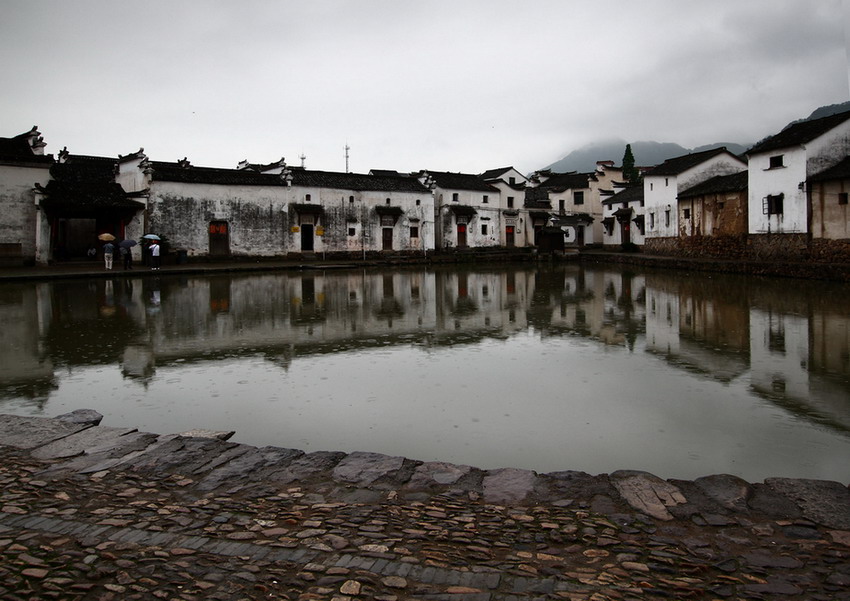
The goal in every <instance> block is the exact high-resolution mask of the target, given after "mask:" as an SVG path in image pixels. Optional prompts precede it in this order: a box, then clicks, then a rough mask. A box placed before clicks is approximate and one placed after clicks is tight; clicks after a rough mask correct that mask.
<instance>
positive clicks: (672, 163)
mask: <svg viewBox="0 0 850 601" xmlns="http://www.w3.org/2000/svg"><path fill="white" fill-rule="evenodd" d="M724 153H725V154H728V155H729V156H733V157H734V156H735V155H734V154H732V153H731V152H729V151H728V150H726V147H725V146H720V147H719V148H712V149H711V150H704V151H702V152H693V153H691V154H685V155H682V156H679V157H674V158H672V159H667V160H666V161H664V162H663V163H661V164H660V165H658V166H657V167H655V168H653V169H650V170H649V171H647V172H646V173H645V174H644V175H646V176H652V175H679V174H680V173H683V172H685V171H687V170H688V169H690V168H691V167H695V166H697V165H699V164H700V163H702V162H703V161H707V160H708V159H710V158H712V157H715V156H717V155H719V154H724ZM735 158H737V157H735Z"/></svg>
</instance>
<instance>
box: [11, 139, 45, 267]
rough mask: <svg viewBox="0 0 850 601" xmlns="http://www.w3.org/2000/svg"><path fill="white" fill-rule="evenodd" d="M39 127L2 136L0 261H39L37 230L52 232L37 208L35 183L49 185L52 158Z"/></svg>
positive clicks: (43, 232)
mask: <svg viewBox="0 0 850 601" xmlns="http://www.w3.org/2000/svg"><path fill="white" fill-rule="evenodd" d="M45 146H46V145H45V143H44V140H43V139H42V137H41V133H40V132H39V131H38V128H37V127H33V128H32V129H31V130H30V131H28V132H26V133H23V134H20V135H17V136H14V137H12V138H0V206H2V209H3V218H2V219H0V261H3V262H6V261H8V262H12V263H18V264H20V263H21V262H27V263H35V262H38V251H37V246H38V242H37V240H36V237H37V236H36V232H39V233H40V234H41V235H42V236H43V235H49V228H46V227H45V225H44V224H45V223H46V221H47V219H46V217H45V215H43V214H42V212H41V211H39V210H38V208H37V206H36V198H37V196H38V193H37V190H36V188H35V186H36V185H37V184H38V185H42V186H45V185H47V182H48V181H49V179H50V167H51V165H52V164H53V157H52V156H50V155H45V154H44V147H45Z"/></svg>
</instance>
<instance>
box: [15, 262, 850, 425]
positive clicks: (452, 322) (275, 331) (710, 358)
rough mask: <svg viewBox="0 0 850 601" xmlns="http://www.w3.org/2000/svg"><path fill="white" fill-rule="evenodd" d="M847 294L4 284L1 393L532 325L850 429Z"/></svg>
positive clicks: (360, 279)
mask: <svg viewBox="0 0 850 601" xmlns="http://www.w3.org/2000/svg"><path fill="white" fill-rule="evenodd" d="M813 286H814V285H813ZM843 292H844V290H843V289H842V288H839V289H837V290H836V289H834V288H824V289H823V290H821V289H815V290H807V291H801V292H799V293H795V292H794V291H789V290H788V287H787V285H785V282H781V283H780V285H776V286H775V287H774V288H771V287H770V286H769V284H768V283H767V282H762V283H759V284H758V285H756V284H755V283H754V282H753V280H750V279H745V278H738V277H729V276H718V275H717V274H714V275H713V276H712V277H688V278H682V277H679V276H673V275H670V274H665V273H660V272H655V273H646V274H635V273H631V272H630V271H628V270H615V269H591V268H587V267H584V266H582V265H580V264H553V265H546V266H543V267H540V268H534V267H528V266H525V265H522V266H512V267H498V268H493V267H489V268H482V267H476V268H470V267H465V268H456V267H440V268H437V269H422V268H413V269H398V270H384V271H378V270H374V271H371V270H356V271H355V270H339V271H336V270H331V271H319V270H316V271H303V272H286V273H264V274H251V275H246V274H239V275H233V274H219V275H214V276H208V277H197V278H194V277H183V278H145V279H143V280H134V279H130V278H122V279H120V280H118V279H116V280H114V281H113V280H109V279H95V280H69V281H55V282H51V283H41V284H14V285H6V286H4V287H3V288H2V289H0V309H2V310H0V318H2V324H0V325H2V329H1V330H0V331H2V333H3V334H2V336H3V342H4V344H3V345H2V349H0V354H2V357H0V358H2V362H1V363H0V366H2V368H0V398H3V399H11V398H24V399H36V400H38V401H41V400H44V399H46V398H47V397H48V396H49V392H50V390H51V388H52V387H53V386H55V382H58V381H59V380H60V379H61V378H59V377H58V376H57V377H55V376H54V373H55V372H56V371H57V370H63V371H67V372H69V373H71V372H73V371H74V370H77V369H85V368H86V367H89V366H107V367H106V368H105V369H113V368H114V369H116V370H120V372H121V373H122V374H123V375H124V377H126V378H130V379H133V380H137V381H141V382H143V383H146V382H148V381H150V380H151V379H153V378H154V377H155V376H156V370H158V369H161V368H163V367H166V366H174V365H176V364H183V363H186V364H189V363H193V362H197V363H209V362H213V361H215V360H217V359H221V358H228V357H238V356H243V355H251V356H257V357H262V358H264V359H265V360H266V361H269V362H271V363H273V364H274V365H279V366H282V367H284V368H287V367H288V366H289V365H290V364H291V363H293V362H294V361H298V360H299V359H300V358H302V357H304V356H310V355H318V354H333V353H341V352H352V351H353V352H357V351H360V350H366V349H372V348H382V347H388V346H389V347H391V346H411V347H418V348H422V349H431V348H435V347H440V346H457V345H474V344H476V343H478V342H480V341H482V340H488V339H499V340H502V339H507V338H509V337H511V336H514V335H516V334H518V333H523V332H531V333H532V334H533V335H534V336H539V337H542V338H553V339H554V338H557V337H564V336H578V337H582V338H584V339H586V340H592V341H594V343H599V344H600V345H604V346H605V347H620V348H625V349H629V350H630V351H639V350H641V349H642V348H643V349H645V350H646V352H648V353H651V354H654V355H658V356H659V357H661V358H663V360H664V361H665V364H666V365H668V366H669V367H670V368H672V369H684V370H687V371H688V372H691V373H694V374H698V375H699V376H700V377H704V378H709V379H712V380H716V381H719V382H723V383H728V382H732V381H734V380H738V381H743V380H744V378H747V377H748V378H749V383H750V388H751V390H752V391H753V392H754V393H755V394H757V395H759V396H761V397H763V398H765V399H767V400H769V401H770V402H771V403H775V404H776V405H778V406H780V407H782V408H783V410H786V411H792V412H794V413H799V414H800V415H804V416H806V418H807V419H812V420H815V421H817V422H819V423H823V424H827V425H828V426H830V427H833V428H839V429H843V430H846V431H850V403H848V400H847V399H848V398H850V385H848V382H850V312H848V311H847V310H846V308H845V307H846V303H843V302H842V299H843ZM748 372H749V375H747V374H748Z"/></svg>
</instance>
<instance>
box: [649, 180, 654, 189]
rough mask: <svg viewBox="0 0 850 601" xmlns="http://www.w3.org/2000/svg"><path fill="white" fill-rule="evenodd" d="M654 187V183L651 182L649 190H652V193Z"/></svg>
mask: <svg viewBox="0 0 850 601" xmlns="http://www.w3.org/2000/svg"><path fill="white" fill-rule="evenodd" d="M654 185H655V184H653V183H652V182H649V190H650V191H652V187H653V186H654Z"/></svg>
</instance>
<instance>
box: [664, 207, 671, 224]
mask: <svg viewBox="0 0 850 601" xmlns="http://www.w3.org/2000/svg"><path fill="white" fill-rule="evenodd" d="M664 227H670V209H666V210H665V211H664Z"/></svg>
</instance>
